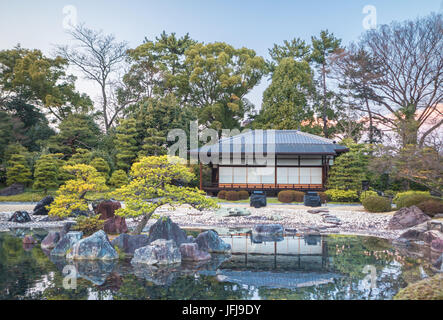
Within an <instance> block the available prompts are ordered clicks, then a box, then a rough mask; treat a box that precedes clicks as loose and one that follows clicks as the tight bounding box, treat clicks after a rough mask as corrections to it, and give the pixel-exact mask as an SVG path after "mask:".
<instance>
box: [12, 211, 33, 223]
mask: <svg viewBox="0 0 443 320" xmlns="http://www.w3.org/2000/svg"><path fill="white" fill-rule="evenodd" d="M8 221H11V222H17V223H25V222H30V221H32V219H31V217H30V216H29V214H28V213H27V212H26V211H16V212H14V214H13V215H12V216H11V218H9V220H8Z"/></svg>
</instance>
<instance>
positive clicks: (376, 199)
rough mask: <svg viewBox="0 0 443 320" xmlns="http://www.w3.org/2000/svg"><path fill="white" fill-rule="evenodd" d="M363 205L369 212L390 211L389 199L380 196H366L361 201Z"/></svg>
mask: <svg viewBox="0 0 443 320" xmlns="http://www.w3.org/2000/svg"><path fill="white" fill-rule="evenodd" d="M362 204H363V207H364V208H365V209H366V210H368V211H369V212H388V211H391V200H389V199H388V198H385V197H380V196H370V197H366V198H365V199H364V200H363V201H362Z"/></svg>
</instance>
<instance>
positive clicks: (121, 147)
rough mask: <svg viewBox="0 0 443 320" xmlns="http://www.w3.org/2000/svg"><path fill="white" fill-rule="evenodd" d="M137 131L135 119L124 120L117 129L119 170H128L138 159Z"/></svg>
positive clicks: (117, 161)
mask: <svg viewBox="0 0 443 320" xmlns="http://www.w3.org/2000/svg"><path fill="white" fill-rule="evenodd" d="M136 137H137V129H136V120H135V119H134V118H129V119H124V120H122V121H121V122H120V124H119V126H118V127H117V134H116V139H115V148H116V150H117V155H116V165H117V168H119V169H123V170H128V169H129V168H131V164H132V162H133V161H134V160H135V158H136V157H137V151H138V147H137V140H136Z"/></svg>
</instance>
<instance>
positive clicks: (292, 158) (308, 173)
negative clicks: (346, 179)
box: [189, 130, 348, 193]
mask: <svg viewBox="0 0 443 320" xmlns="http://www.w3.org/2000/svg"><path fill="white" fill-rule="evenodd" d="M346 151H348V149H347V148H346V147H345V146H342V145H338V144H336V142H335V141H333V140H330V139H326V138H323V137H319V136H316V135H313V134H309V133H305V132H301V131H298V130H251V131H248V132H245V133H241V134H239V135H236V136H233V137H229V138H224V139H220V140H219V141H218V142H217V143H216V144H213V145H210V146H204V147H201V148H199V149H193V150H191V151H190V152H189V153H190V155H191V157H194V158H196V157H198V159H199V161H200V189H203V190H205V191H206V192H209V193H215V192H218V191H220V190H248V191H252V190H269V191H275V192H277V191H280V190H284V189H291V190H301V191H322V190H324V189H325V184H326V179H327V176H328V171H329V170H330V166H331V165H333V163H334V158H335V157H337V156H338V155H340V154H341V153H343V152H346ZM202 162H203V163H205V164H208V165H209V166H210V168H211V180H212V181H211V183H210V185H203V182H202Z"/></svg>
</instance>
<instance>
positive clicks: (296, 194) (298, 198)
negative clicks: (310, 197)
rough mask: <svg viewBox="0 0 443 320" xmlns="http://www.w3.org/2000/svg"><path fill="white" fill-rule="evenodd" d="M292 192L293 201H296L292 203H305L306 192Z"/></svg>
mask: <svg viewBox="0 0 443 320" xmlns="http://www.w3.org/2000/svg"><path fill="white" fill-rule="evenodd" d="M291 192H292V197H293V199H294V200H292V201H295V202H303V198H304V196H305V193H304V192H302V191H295V190H294V191H291Z"/></svg>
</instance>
